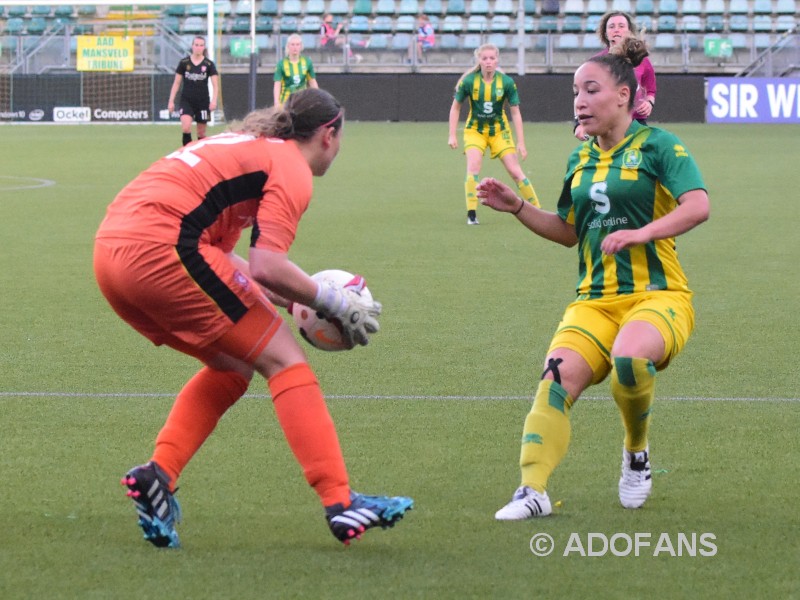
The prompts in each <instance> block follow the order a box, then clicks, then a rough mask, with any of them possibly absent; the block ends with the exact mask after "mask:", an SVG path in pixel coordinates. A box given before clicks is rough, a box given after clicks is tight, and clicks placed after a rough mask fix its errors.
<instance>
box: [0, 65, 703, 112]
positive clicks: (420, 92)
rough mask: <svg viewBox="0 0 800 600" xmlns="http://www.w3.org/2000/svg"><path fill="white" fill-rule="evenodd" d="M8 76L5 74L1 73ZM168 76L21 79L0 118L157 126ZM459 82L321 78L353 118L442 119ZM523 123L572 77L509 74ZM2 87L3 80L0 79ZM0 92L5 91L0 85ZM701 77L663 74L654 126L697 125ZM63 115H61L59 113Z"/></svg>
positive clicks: (239, 94) (428, 77)
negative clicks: (139, 123) (513, 83)
mask: <svg viewBox="0 0 800 600" xmlns="http://www.w3.org/2000/svg"><path fill="white" fill-rule="evenodd" d="M6 77H8V76H6ZM173 79H174V75H172V74H171V73H170V74H157V75H137V74H129V75H126V74H94V75H91V76H89V75H86V74H84V75H83V76H81V75H79V74H69V75H47V76H41V75H19V76H16V75H15V76H14V81H13V85H9V86H7V87H8V88H9V90H13V91H11V93H10V94H9V97H8V98H6V101H5V102H0V121H17V122H20V121H60V122H89V121H91V122H121V121H124V122H131V121H139V122H163V121H164V120H170V116H169V115H168V114H167V112H166V104H167V98H168V96H169V89H170V86H171V85H172V81H173ZM456 79H457V77H454V76H453V75H452V74H449V75H432V74H392V73H370V74H319V76H318V81H319V84H320V86H321V87H323V88H325V89H327V90H329V91H330V92H331V93H332V94H333V95H334V96H336V97H337V98H338V99H339V100H340V101H341V102H342V104H343V105H344V106H345V107H346V109H347V115H348V118H349V119H352V120H357V121H423V122H425V121H440V122H441V121H446V120H447V117H448V114H449V110H450V104H451V102H452V97H453V87H454V85H455V82H456ZM514 79H515V80H516V82H517V87H518V88H519V92H520V98H521V101H522V105H521V106H522V115H523V118H524V119H525V120H526V121H532V122H536V121H538V122H547V121H550V122H559V121H570V120H571V119H572V76H571V75H567V74H563V75H562V74H547V75H545V74H533V75H526V76H523V77H515V78H514ZM0 83H1V82H0ZM272 84H273V82H272V74H271V73H269V74H267V73H260V74H259V75H258V79H257V90H256V105H257V106H268V105H271V104H272ZM248 86H249V78H248V76H247V75H246V74H241V75H240V74H229V75H225V74H223V75H222V106H223V107H224V111H225V118H226V120H227V121H231V120H234V119H239V118H241V117H243V116H244V115H245V114H246V113H247V110H248V98H249V97H250V96H249V87H248ZM0 87H3V86H1V85H0ZM704 90H705V77H703V76H702V75H677V74H676V75H671V74H664V75H660V76H659V78H658V98H657V103H656V112H655V113H654V118H653V120H654V121H658V122H703V121H704V120H705V112H706V101H705V91H704ZM65 107H66V108H68V109H69V110H63V109H64V108H65Z"/></svg>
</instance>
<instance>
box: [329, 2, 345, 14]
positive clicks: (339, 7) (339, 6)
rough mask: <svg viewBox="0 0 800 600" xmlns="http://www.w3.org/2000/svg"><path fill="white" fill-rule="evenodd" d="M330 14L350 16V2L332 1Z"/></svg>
mask: <svg viewBox="0 0 800 600" xmlns="http://www.w3.org/2000/svg"><path fill="white" fill-rule="evenodd" d="M328 12H329V13H331V14H332V15H336V16H341V15H347V14H350V3H349V2H348V0H331V2H330V4H329V5H328Z"/></svg>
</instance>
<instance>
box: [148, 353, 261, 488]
mask: <svg viewBox="0 0 800 600" xmlns="http://www.w3.org/2000/svg"><path fill="white" fill-rule="evenodd" d="M249 383H250V382H249V381H248V380H247V379H245V378H244V377H242V376H241V375H239V374H238V373H235V372H233V371H217V370H214V369H211V368H209V367H204V368H203V369H201V370H200V371H199V372H198V373H197V374H196V375H195V376H194V377H192V378H191V379H190V380H189V382H188V383H187V384H186V385H185V386H183V389H182V390H181V392H180V394H178V397H177V398H176V399H175V404H173V405H172V410H171V411H170V413H169V416H168V417H167V422H166V423H164V427H162V428H161V431H160V432H159V433H158V437H157V438H156V449H155V451H154V452H153V458H152V460H154V461H155V462H157V463H158V464H159V466H160V467H161V468H162V469H164V471H165V472H166V474H167V475H169V477H170V487H171V488H172V489H173V490H174V489H175V484H176V482H177V480H178V477H179V476H180V474H181V472H182V471H183V469H184V467H185V466H186V465H187V464H188V462H189V461H190V460H191V458H192V456H194V454H195V452H197V451H198V450H199V449H200V446H202V445H203V442H205V441H206V439H207V438H208V436H209V435H211V432H212V431H214V428H215V427H216V426H217V423H218V422H219V419H220V417H222V415H224V414H225V411H227V410H228V409H229V408H230V407H231V406H233V405H234V404H235V403H236V401H237V400H238V399H239V398H241V397H242V395H244V393H245V392H246V391H247V386H248V385H249Z"/></svg>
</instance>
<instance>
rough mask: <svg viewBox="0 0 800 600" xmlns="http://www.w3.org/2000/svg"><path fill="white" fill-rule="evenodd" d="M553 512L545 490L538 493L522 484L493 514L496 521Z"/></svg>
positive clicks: (519, 518) (525, 517)
mask: <svg viewBox="0 0 800 600" xmlns="http://www.w3.org/2000/svg"><path fill="white" fill-rule="evenodd" d="M552 512H553V507H552V506H551V505H550V498H548V497H547V492H544V493H541V494H540V493H539V492H537V491H536V490H534V489H533V488H530V487H528V486H527V485H523V486H522V487H519V488H517V491H516V492H514V497H513V498H511V502H509V503H508V504H506V505H505V506H504V507H503V508H501V509H500V510H498V511H497V512H496V513H495V514H494V518H495V519H497V520H498V521H523V520H525V519H532V518H534V517H546V516H547V515H549V514H551V513H552Z"/></svg>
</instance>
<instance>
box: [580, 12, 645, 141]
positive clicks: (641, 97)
mask: <svg viewBox="0 0 800 600" xmlns="http://www.w3.org/2000/svg"><path fill="white" fill-rule="evenodd" d="M597 35H598V36H599V37H600V41H601V42H603V46H605V48H604V49H603V50H601V51H600V52H598V53H597V54H596V55H595V56H603V55H604V54H608V53H609V52H611V51H612V49H613V48H616V47H618V46H619V43H620V42H621V41H622V40H624V39H625V38H626V37H628V36H634V37H640V33H639V28H638V27H637V25H636V21H634V19H633V17H632V16H631V15H629V14H628V13H626V12H622V11H619V10H616V11H612V12H609V13H606V14H604V15H603V16H602V18H601V19H600V23H599V24H598V26H597ZM634 70H635V71H636V81H637V82H638V84H639V87H638V88H637V89H636V95H635V97H634V101H633V118H634V119H636V120H637V121H639V122H640V123H641V124H642V125H647V119H648V117H649V116H650V113H652V112H653V108H654V107H655V105H656V72H655V69H653V63H651V62H650V59H649V58H647V57H645V58H644V60H642V62H641V63H640V64H639V65H638V66H637V67H636V69H634ZM575 137H576V138H578V139H579V140H581V141H586V140H587V139H589V138H588V136H587V135H586V132H585V131H584V130H583V127H582V126H581V125H580V124H579V123H578V122H577V120H576V121H575Z"/></svg>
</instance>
